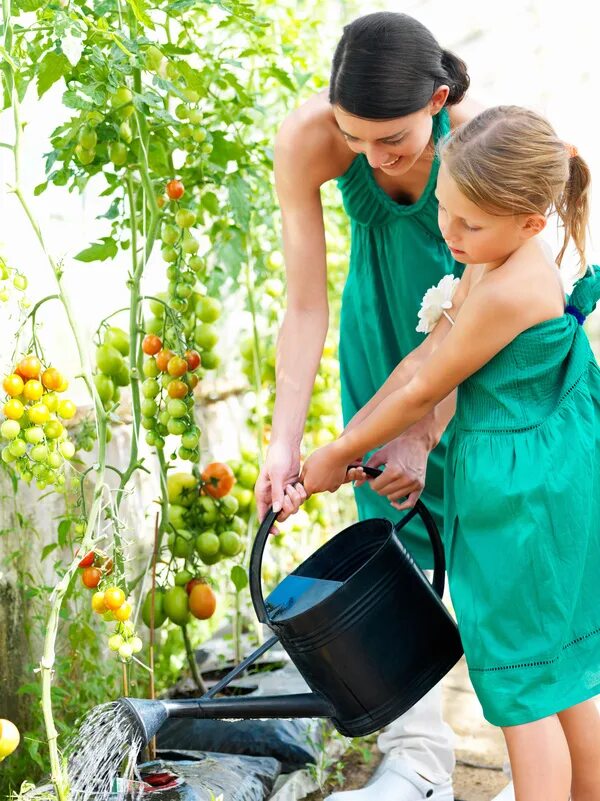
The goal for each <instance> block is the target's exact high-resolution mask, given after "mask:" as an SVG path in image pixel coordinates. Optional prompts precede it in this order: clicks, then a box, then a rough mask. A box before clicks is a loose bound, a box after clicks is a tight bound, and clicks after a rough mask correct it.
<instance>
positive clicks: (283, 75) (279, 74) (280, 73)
mask: <svg viewBox="0 0 600 801" xmlns="http://www.w3.org/2000/svg"><path fill="white" fill-rule="evenodd" d="M269 75H272V76H273V78H276V79H277V80H278V81H279V83H280V84H281V85H282V86H285V88H286V89H289V90H290V92H296V91H297V87H296V86H295V84H294V82H293V81H292V79H291V77H290V76H289V75H288V73H287V72H285V70H282V69H281V67H276V66H275V65H273V66H271V68H270V70H269Z"/></svg>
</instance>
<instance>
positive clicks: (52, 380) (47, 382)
mask: <svg viewBox="0 0 600 801" xmlns="http://www.w3.org/2000/svg"><path fill="white" fill-rule="evenodd" d="M64 381H65V379H64V377H63V376H62V374H61V373H59V371H58V370H57V369H56V367H49V368H48V369H47V370H44V372H43V373H42V384H43V385H44V386H45V387H46V389H50V390H53V391H58V390H59V389H60V388H61V386H62V385H63V383H64Z"/></svg>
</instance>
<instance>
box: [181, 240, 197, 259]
mask: <svg viewBox="0 0 600 801" xmlns="http://www.w3.org/2000/svg"><path fill="white" fill-rule="evenodd" d="M182 247H183V252H184V253H187V254H188V255H189V256H193V255H194V254H195V253H197V252H198V249H199V247H200V243H199V242H198V240H197V239H194V237H193V236H188V237H186V238H185V239H184V240H183V246H182Z"/></svg>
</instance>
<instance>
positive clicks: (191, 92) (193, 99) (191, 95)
mask: <svg viewBox="0 0 600 801" xmlns="http://www.w3.org/2000/svg"><path fill="white" fill-rule="evenodd" d="M183 96H184V97H185V99H186V100H187V101H188V102H190V103H197V102H198V101H199V100H200V92H197V91H196V90H195V89H184V90H183Z"/></svg>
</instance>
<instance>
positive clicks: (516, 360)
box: [445, 268, 600, 726]
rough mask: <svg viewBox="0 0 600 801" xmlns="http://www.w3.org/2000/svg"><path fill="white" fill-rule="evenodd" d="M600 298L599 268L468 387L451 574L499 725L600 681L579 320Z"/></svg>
mask: <svg viewBox="0 0 600 801" xmlns="http://www.w3.org/2000/svg"><path fill="white" fill-rule="evenodd" d="M596 269H597V268H596ZM599 298H600V275H597V274H595V273H594V272H593V271H592V272H588V274H587V275H586V276H585V277H584V278H583V279H581V281H579V282H578V283H577V284H576V286H575V288H574V290H573V294H572V295H571V298H570V299H569V301H568V303H569V305H568V306H567V313H565V314H564V315H563V316H562V317H558V318H555V319H552V320H547V321H545V322H543V323H540V324H539V325H536V326H533V328H530V329H528V330H527V331H524V332H523V333H522V334H520V335H519V336H518V337H516V339H514V340H513V342H511V343H510V344H509V345H508V346H507V347H506V348H504V349H503V350H502V351H501V352H500V353H499V354H498V355H497V356H495V357H494V358H493V359H492V360H491V361H490V362H489V363H488V364H486V365H485V366H484V367H483V368H481V369H480V370H478V371H477V372H476V373H475V374H474V375H472V376H471V377H470V378H469V379H467V381H465V382H464V383H463V384H461V386H460V387H459V390H458V401H457V410H456V415H455V417H454V420H453V423H452V424H451V436H450V441H449V445H448V452H447V459H446V470H445V501H446V507H445V541H446V557H447V566H448V578H449V583H450V592H451V596H452V602H453V605H454V608H455V611H456V615H457V620H458V626H459V630H460V634H461V637H462V641H463V645H464V649H465V656H466V659H467V664H468V667H469V672H470V676H471V680H472V682H473V686H474V688H475V691H476V692H477V695H478V697H479V700H480V702H481V704H482V707H483V711H484V715H485V717H486V718H487V720H489V721H490V722H491V723H493V724H495V725H498V726H513V725H517V724H522V723H528V722H530V721H533V720H537V719H539V718H542V717H546V716H548V715H551V714H554V713H556V712H559V711H561V710H563V709H567V708H568V707H570V706H573V705H574V704H577V703H580V702H582V701H585V700H586V699H588V698H591V697H593V696H594V695H597V694H598V693H600V595H599V585H600V370H599V368H598V365H597V363H596V360H595V358H594V355H593V353H592V351H591V348H590V345H589V342H588V339H587V336H586V334H585V332H584V330H583V328H582V326H581V325H580V324H578V322H582V321H583V319H584V317H585V316H586V315H587V314H589V313H590V312H591V311H592V310H593V308H594V306H595V303H596V301H597V300H598V299H599Z"/></svg>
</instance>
